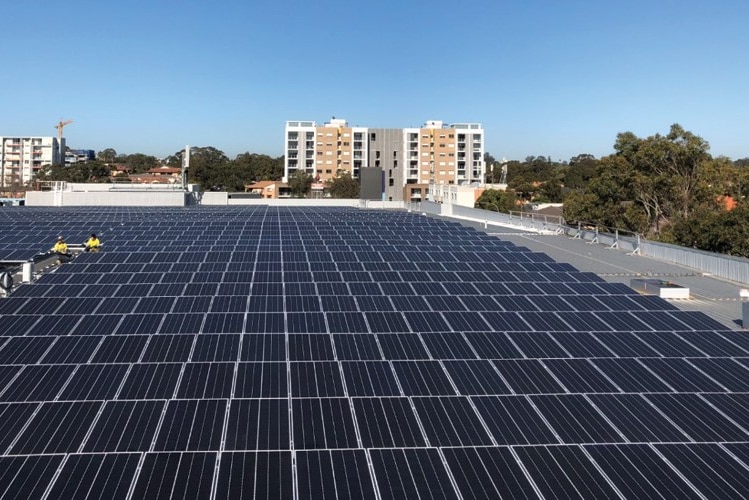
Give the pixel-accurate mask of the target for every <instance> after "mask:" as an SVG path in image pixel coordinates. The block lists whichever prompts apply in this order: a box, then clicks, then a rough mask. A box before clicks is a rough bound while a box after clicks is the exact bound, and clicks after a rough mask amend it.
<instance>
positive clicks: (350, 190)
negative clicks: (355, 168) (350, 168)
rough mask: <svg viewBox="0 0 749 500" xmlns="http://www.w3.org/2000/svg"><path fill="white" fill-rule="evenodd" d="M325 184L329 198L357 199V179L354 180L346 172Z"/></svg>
mask: <svg viewBox="0 0 749 500" xmlns="http://www.w3.org/2000/svg"><path fill="white" fill-rule="evenodd" d="M326 184H327V189H328V193H330V197H331V198H358V197H359V189H360V184H359V179H354V178H353V177H351V174H349V173H348V172H344V173H343V174H341V175H339V176H338V177H334V178H333V179H330V180H328V181H327V182H326Z"/></svg>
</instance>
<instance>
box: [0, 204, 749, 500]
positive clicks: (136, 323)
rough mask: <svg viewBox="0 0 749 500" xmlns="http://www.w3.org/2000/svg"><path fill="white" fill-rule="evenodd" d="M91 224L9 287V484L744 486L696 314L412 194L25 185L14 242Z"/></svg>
mask: <svg viewBox="0 0 749 500" xmlns="http://www.w3.org/2000/svg"><path fill="white" fill-rule="evenodd" d="M92 225H93V226H95V227H97V228H98V227H101V228H109V229H107V230H106V231H102V230H99V231H98V232H100V233H102V235H103V238H104V241H105V247H104V249H103V250H102V251H101V252H99V253H97V254H84V255H82V256H81V257H79V258H78V259H75V260H74V261H72V262H71V263H69V264H65V265H63V266H61V267H59V268H57V269H55V270H54V271H53V272H50V273H47V274H45V275H43V276H42V277H41V279H40V280H39V281H38V282H36V283H34V284H29V285H23V286H21V287H18V288H17V289H16V290H14V292H13V293H12V294H11V296H10V297H7V298H3V299H0V325H2V326H1V327H0V430H1V431H2V432H1V433H0V448H1V449H2V450H3V452H2V455H0V496H3V497H5V496H8V497H9V498H12V497H17V498H43V497H45V496H46V498H79V497H80V498H89V497H92V496H97V497H102V498H103V497H106V498H161V497H164V498H174V497H191V498H203V497H205V498H241V497H245V496H246V497H260V498H322V497H326V498H327V497H331V498H333V497H335V498H339V497H348V498H402V499H406V498H409V499H410V498H440V499H442V498H464V499H465V498H499V497H501V496H510V497H513V498H537V497H539V496H544V497H559V496H578V497H586V498H598V497H601V498H608V497H616V496H623V497H631V498H644V497H658V496H660V497H680V498H681V497H684V498H691V497H695V498H705V497H720V498H729V497H735V498H740V497H744V496H747V490H749V488H747V486H748V485H749V481H747V479H746V474H745V471H746V470H747V469H749V447H748V445H747V444H746V443H747V441H748V440H749V395H748V394H749V382H747V380H749V377H748V376H747V374H749V340H747V338H746V337H745V335H743V334H741V333H738V332H734V331H730V330H729V329H727V328H726V327H725V326H724V325H721V324H719V323H718V322H716V321H714V320H712V319H710V318H708V317H707V316H705V315H704V314H701V313H699V312H690V311H681V310H678V309H677V308H675V307H674V306H673V305H672V304H670V303H668V302H666V301H664V300H662V299H660V298H657V297H645V296H640V295H638V294H636V293H635V292H634V291H633V290H631V289H629V288H628V287H626V286H624V285H622V284H620V283H606V282H604V281H603V280H602V279H601V278H600V277H599V276H596V275H595V274H593V273H590V272H582V271H580V270H577V269H575V268H574V267H572V266H570V265H569V264H564V263H556V262H554V261H553V260H551V259H550V258H549V257H548V256H546V255H544V254H541V253H538V252H532V251H530V250H529V249H527V248H524V247H519V246H517V245H514V244H513V243H510V242H508V241H502V240H501V239H497V238H495V237H492V236H488V235H486V234H483V233H481V232H479V231H476V230H474V229H472V228H469V227H464V226H461V225H460V224H458V223H455V222H451V221H449V220H441V219H440V220H438V219H433V218H430V217H424V216H421V215H418V214H416V213H407V212H398V211H388V212H386V211H379V210H355V209H351V208H335V207H293V208H292V207H268V206H259V205H258V206H242V207H207V206H206V207H202V206H200V207H188V208H137V207H128V208H126V207H122V208H111V209H109V208H101V209H98V210H97V211H96V212H93V213H92V211H91V210H89V209H86V208H83V207H81V208H63V207H56V208H55V209H45V208H37V207H24V208H23V210H9V211H8V210H3V211H0V234H2V235H5V234H13V235H14V237H13V238H12V241H13V242H16V243H19V242H23V243H22V244H21V243H19V246H16V247H14V248H11V247H10V246H8V245H9V244H6V243H3V242H2V241H0V256H3V257H5V256H7V255H11V253H12V254H13V255H16V253H17V252H19V251H20V252H24V251H26V252H27V254H26V255H25V257H22V258H27V257H30V256H31V255H33V253H34V252H37V251H39V249H43V248H46V247H47V245H46V242H47V240H49V239H50V238H52V239H53V238H54V237H55V236H56V235H57V234H58V232H59V231H64V232H65V234H66V235H71V237H77V236H75V235H80V238H81V239H83V238H85V235H86V234H87V233H88V232H90V231H91V229H90V228H91V227H92ZM40 235H41V236H40ZM141 242H142V243H141ZM125 248H126V249H127V250H126V251H125V250H120V249H125ZM24 249H26V250H24ZM6 258H7V257H6Z"/></svg>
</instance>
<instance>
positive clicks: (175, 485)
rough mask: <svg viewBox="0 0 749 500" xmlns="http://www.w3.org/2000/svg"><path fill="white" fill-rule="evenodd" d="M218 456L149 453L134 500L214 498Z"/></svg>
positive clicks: (138, 481)
mask: <svg viewBox="0 0 749 500" xmlns="http://www.w3.org/2000/svg"><path fill="white" fill-rule="evenodd" d="M215 467H216V453H147V454H146V458H145V460H144V461H143V468H142V469H141V471H140V474H138V477H137V480H136V483H135V488H134V490H133V498H154V499H165V500H166V499H171V498H196V499H198V498H199V499H203V498H205V499H208V498H210V497H211V485H212V479H213V470H214V468H215Z"/></svg>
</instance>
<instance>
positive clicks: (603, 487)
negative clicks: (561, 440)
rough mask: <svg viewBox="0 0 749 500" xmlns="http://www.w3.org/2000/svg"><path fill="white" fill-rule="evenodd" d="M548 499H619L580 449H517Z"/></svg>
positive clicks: (526, 467) (534, 447) (556, 447)
mask: <svg viewBox="0 0 749 500" xmlns="http://www.w3.org/2000/svg"><path fill="white" fill-rule="evenodd" d="M515 452H516V453H517V454H518V457H519V458H520V461H521V462H522V463H523V466H524V467H525V469H526V470H527V471H528V473H529V475H530V477H531V479H532V480H533V482H534V483H535V484H536V486H537V487H538V489H539V491H540V492H541V494H542V495H543V496H544V497H546V498H616V497H617V496H618V495H617V494H616V491H615V490H614V489H613V488H612V486H611V485H610V484H609V483H608V481H607V480H606V478H605V477H604V476H603V475H602V474H601V473H600V472H599V471H598V469H596V467H595V466H594V465H593V463H592V462H590V460H588V458H587V457H586V455H585V453H584V452H583V450H582V449H581V448H579V447H577V446H554V447H540V446H529V447H521V448H515Z"/></svg>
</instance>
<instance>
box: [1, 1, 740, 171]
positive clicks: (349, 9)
mask: <svg viewBox="0 0 749 500" xmlns="http://www.w3.org/2000/svg"><path fill="white" fill-rule="evenodd" d="M5 10H6V12H5V14H6V15H10V12H11V11H8V10H7V9H5ZM12 12H13V16H16V17H15V18H14V19H15V20H11V18H10V17H8V18H4V22H3V27H2V29H0V47H2V48H3V51H2V53H3V61H4V71H3V79H2V81H1V82H0V95H2V96H3V99H2V109H1V110H0V135H10V136H18V135H55V134H56V130H55V129H54V125H55V124H56V123H57V122H58V121H59V120H60V119H72V120H74V123H72V124H70V125H69V126H67V127H66V128H65V137H66V139H67V141H68V145H69V146H70V147H72V148H77V149H94V150H96V151H100V150H102V149H104V148H107V147H111V148H114V149H115V150H117V152H118V153H124V154H131V153H145V154H149V155H154V156H157V157H161V156H166V155H169V154H171V153H174V152H175V151H177V150H180V149H182V148H183V147H184V146H185V145H186V144H190V145H192V146H213V147H215V148H217V149H220V150H222V151H224V152H225V153H226V154H227V155H228V156H229V157H230V158H234V157H235V156H236V155H237V154H240V153H243V152H248V151H249V152H252V153H262V154H268V155H271V156H274V157H275V156H280V155H282V154H283V131H284V124H285V122H286V121H287V120H315V121H317V122H318V123H322V122H324V121H326V120H328V119H330V117H331V116H336V117H338V118H345V119H347V120H348V122H349V124H350V125H359V126H369V127H385V128H403V127H418V126H420V125H422V124H423V123H424V122H425V121H426V120H442V121H444V122H445V123H460V122H479V123H482V124H483V126H484V129H485V130H486V146H485V149H486V151H487V152H489V153H491V154H492V155H494V156H495V157H497V158H501V157H506V158H508V159H518V160H522V159H523V158H525V157H526V156H529V155H536V156H538V155H543V156H551V157H552V159H554V160H560V159H561V160H568V159H569V158H570V157H572V156H574V155H577V154H580V153H590V154H593V155H595V156H596V157H600V156H603V155H607V154H610V153H611V152H612V151H613V149H612V146H613V144H614V141H615V139H616V134H617V133H619V132H624V131H631V132H634V133H635V134H636V135H638V136H641V137H646V136H649V135H653V134H655V133H661V134H665V133H667V132H668V129H669V127H670V125H671V124H672V123H679V124H681V125H682V126H683V127H684V128H685V129H687V130H689V131H691V132H693V133H695V134H697V135H700V136H702V137H703V138H704V139H705V140H707V141H708V142H709V143H710V145H711V153H712V154H713V155H714V156H719V155H724V156H728V157H730V158H732V159H738V158H745V157H749V64H747V62H748V61H749V55H747V49H749V29H747V25H746V22H747V19H749V2H747V1H746V0H718V1H716V2H707V1H704V0H701V1H695V0H678V1H677V0H649V1H644V0H628V1H623V0H597V1H592V0H566V1H561V0H553V1H552V0H529V1H523V2H520V1H513V2H510V1H504V0H475V1H473V2H455V1H454V0H452V1H445V0H431V1H421V0H416V1H409V0H399V1H395V0H382V1H379V2H371V1H370V2H359V1H351V0H346V1H344V0H322V1H317V2H300V1H298V0H291V1H262V0H256V1H244V0H213V1H209V0H203V1H196V0H192V1H190V0H188V1H177V0H147V1H146V0H130V1H128V2H124V1H119V2H102V1H100V0H99V1H83V0H68V1H66V2H56V3H49V2H46V1H41V0H29V1H27V2H20V3H17V5H16V6H15V7H14V8H13V9H12ZM323 88H325V89H327V90H323Z"/></svg>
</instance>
